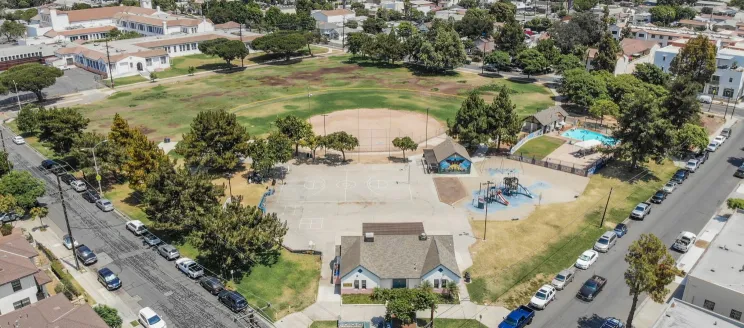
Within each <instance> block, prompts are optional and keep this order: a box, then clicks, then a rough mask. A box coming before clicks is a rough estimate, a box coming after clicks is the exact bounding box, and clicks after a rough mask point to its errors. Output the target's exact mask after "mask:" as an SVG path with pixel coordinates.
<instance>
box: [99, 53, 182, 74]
mask: <svg viewBox="0 0 744 328" xmlns="http://www.w3.org/2000/svg"><path fill="white" fill-rule="evenodd" d="M161 58H164V59H165V63H163V61H162V59H161ZM148 59H149V60H150V65H148V64H147V62H148ZM137 64H141V65H142V71H140V70H139V69H138V68H137ZM169 67H170V58H168V55H163V56H157V57H151V58H142V57H136V56H129V57H127V58H124V59H122V60H119V61H118V62H116V68H115V69H114V71H113V76H114V78H117V77H123V76H132V75H137V74H140V72H155V71H159V70H164V69H166V68H169Z"/></svg>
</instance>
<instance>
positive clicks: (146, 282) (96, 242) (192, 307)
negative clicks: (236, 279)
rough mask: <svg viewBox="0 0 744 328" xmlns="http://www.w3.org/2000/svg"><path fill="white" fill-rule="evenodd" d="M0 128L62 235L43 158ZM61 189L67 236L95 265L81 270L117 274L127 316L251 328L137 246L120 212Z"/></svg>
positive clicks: (52, 179) (68, 260) (61, 222)
mask: <svg viewBox="0 0 744 328" xmlns="http://www.w3.org/2000/svg"><path fill="white" fill-rule="evenodd" d="M2 129H3V132H4V133H5V138H6V142H5V144H6V147H7V150H8V152H9V153H10V154H11V156H10V159H11V161H12V162H13V164H14V168H15V169H17V170H28V171H30V172H32V173H33V174H34V175H35V176H37V177H40V178H42V179H43V180H44V182H45V183H46V188H47V194H46V196H48V197H47V198H50V199H53V201H52V202H51V204H49V216H48V218H45V219H44V222H45V224H47V225H52V224H53V225H56V226H57V227H59V229H60V230H61V231H66V226H65V221H64V216H63V214H62V206H61V202H60V201H59V198H58V197H57V196H58V190H57V183H56V178H55V177H54V175H53V174H48V175H45V174H43V173H42V172H40V170H39V169H38V168H37V167H38V165H39V163H40V162H41V160H42V159H43V158H42V157H41V156H40V155H39V154H38V153H36V152H35V151H34V150H32V149H31V148H30V147H28V146H27V145H20V146H19V145H15V144H13V143H12V142H11V141H10V140H11V138H12V135H13V134H12V132H10V130H9V129H6V128H5V127H2ZM63 189H64V190H65V192H64V197H65V201H66V203H67V213H68V216H69V220H70V226H71V228H72V233H73V236H74V237H75V239H76V240H77V241H79V242H80V243H81V244H85V245H87V246H89V247H90V248H91V249H92V250H93V251H94V252H95V253H96V254H97V256H98V259H99V260H98V263H96V264H93V265H91V266H90V267H87V268H85V270H87V271H88V274H93V275H94V274H95V271H96V270H97V269H99V268H102V267H104V266H105V267H108V268H109V269H111V270H112V271H114V273H116V274H117V275H119V277H120V278H121V279H122V281H123V287H122V288H121V289H119V290H116V291H113V292H111V293H115V294H118V295H119V296H120V297H121V299H122V300H123V302H125V303H127V305H128V306H129V308H130V309H131V311H132V312H133V313H135V314H136V313H137V312H138V311H139V309H140V308H142V307H145V306H149V307H151V308H153V309H154V310H155V311H156V312H157V313H159V314H160V315H162V316H163V317H164V319H165V321H166V322H167V324H168V327H180V328H188V327H253V326H251V325H250V324H249V323H248V321H246V320H247V319H243V318H238V317H237V316H236V315H235V314H233V313H232V312H231V311H229V310H228V309H227V308H226V307H225V306H223V305H222V304H219V302H218V301H217V298H216V297H215V296H212V295H210V294H209V293H208V292H206V291H205V290H204V289H203V288H202V287H201V286H200V285H199V284H198V283H197V282H196V281H195V280H192V279H190V278H188V277H187V276H185V275H184V274H183V273H181V272H180V271H178V270H177V269H176V268H175V264H174V262H172V261H171V262H168V261H166V260H165V259H164V258H162V257H161V256H159V255H158V254H157V253H156V251H155V250H154V249H147V248H146V247H145V246H143V241H142V240H141V239H140V238H138V237H136V236H134V235H133V234H132V233H130V232H129V231H128V230H126V229H125V227H124V222H125V219H124V218H122V217H121V216H120V214H117V212H108V213H104V212H101V211H100V210H99V209H98V208H96V207H95V206H94V205H93V204H90V203H88V202H87V201H85V200H83V199H82V197H81V196H80V195H79V194H78V193H77V192H75V191H73V190H71V188H70V187H69V186H67V185H66V184H63ZM49 196H51V197H49ZM52 230H55V229H52ZM60 237H61V236H60ZM60 243H61V240H60ZM49 246H53V245H49ZM61 260H62V261H63V262H66V263H68V264H72V265H74V263H75V260H74V258H73V257H72V254H71V253H70V255H69V256H68V257H66V258H61ZM94 279H95V278H94ZM101 288H102V287H101ZM101 292H102V293H106V292H107V291H105V290H104V291H101ZM234 320H236V321H237V323H236V322H234ZM126 325H128V323H126ZM267 326H268V325H266V324H262V325H261V327H267Z"/></svg>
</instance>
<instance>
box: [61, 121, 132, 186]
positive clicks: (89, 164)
mask: <svg viewBox="0 0 744 328" xmlns="http://www.w3.org/2000/svg"><path fill="white" fill-rule="evenodd" d="M104 140H106V135H104V134H100V133H97V132H88V131H86V132H83V133H82V134H81V135H79V136H78V137H77V138H76V139H75V140H74V141H73V143H72V147H71V148H70V152H68V153H67V154H66V155H67V156H66V157H67V161H68V162H69V163H70V165H73V166H75V167H76V168H78V169H80V170H82V171H83V173H84V174H86V175H89V174H91V175H94V174H95V173H96V172H95V166H96V164H97V165H98V171H99V173H100V174H101V175H102V176H103V175H108V174H111V173H116V171H117V170H118V169H120V168H121V161H122V160H123V159H125V158H126V155H125V154H124V149H123V148H121V147H118V146H117V145H115V144H113V143H112V142H104ZM94 147H95V152H96V158H95V160H94V159H93V151H92V150H93V148H94Z"/></svg>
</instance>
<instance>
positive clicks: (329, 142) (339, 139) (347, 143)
mask: <svg viewBox="0 0 744 328" xmlns="http://www.w3.org/2000/svg"><path fill="white" fill-rule="evenodd" d="M325 145H326V147H328V148H330V149H333V150H337V151H340V152H341V156H342V160H343V161H344V162H346V151H350V150H353V149H354V148H356V147H359V139H357V137H355V136H353V135H350V134H348V133H346V132H344V131H339V132H334V133H331V134H329V135H327V136H326V137H325Z"/></svg>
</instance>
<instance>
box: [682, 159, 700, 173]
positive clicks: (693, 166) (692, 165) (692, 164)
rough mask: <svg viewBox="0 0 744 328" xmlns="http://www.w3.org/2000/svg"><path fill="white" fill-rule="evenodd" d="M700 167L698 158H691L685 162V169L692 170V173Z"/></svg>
mask: <svg viewBox="0 0 744 328" xmlns="http://www.w3.org/2000/svg"><path fill="white" fill-rule="evenodd" d="M699 167H700V162H699V161H698V160H696V159H691V160H689V161H687V164H685V169H687V170H688V171H690V173H695V171H697V169H698V168H699Z"/></svg>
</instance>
